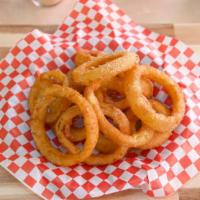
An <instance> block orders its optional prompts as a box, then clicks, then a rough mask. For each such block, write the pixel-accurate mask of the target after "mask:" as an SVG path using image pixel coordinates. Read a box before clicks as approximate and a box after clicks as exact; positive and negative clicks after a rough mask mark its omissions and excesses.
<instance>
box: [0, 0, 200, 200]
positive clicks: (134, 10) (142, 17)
mask: <svg viewBox="0 0 200 200" xmlns="http://www.w3.org/2000/svg"><path fill="white" fill-rule="evenodd" d="M113 1H114V2H116V3H117V4H118V5H119V6H120V7H121V8H123V9H124V10H125V11H126V12H127V14H128V15H129V16H131V17H132V19H133V20H134V21H136V22H137V23H140V24H143V25H144V26H146V27H149V28H150V29H152V30H154V31H156V32H159V33H164V34H166V35H170V36H173V37H176V38H178V39H181V40H182V41H184V42H185V43H187V44H188V45H189V46H190V47H191V48H192V49H194V50H195V51H196V52H197V53H199V54H200V11H199V7H200V1H199V0H167V1H166V0H151V1H146V0H123V1H122V0H113ZM74 3H75V0H63V1H62V3H60V4H58V5H56V6H53V7H49V8H37V7H35V6H33V5H32V3H31V0H29V1H28V0H17V1H16V0H0V10H1V11H0V59H1V58H3V57H4V56H5V55H6V54H7V52H8V50H9V48H10V47H11V46H13V45H14V44H15V42H16V41H17V40H19V39H20V38H22V37H23V36H24V35H25V34H26V33H27V32H29V31H31V30H33V29H34V28H38V29H40V30H42V31H45V32H49V33H53V32H54V31H55V30H56V27H57V26H58V24H60V23H61V22H62V21H63V19H64V17H65V16H66V15H67V14H68V13H69V11H70V9H71V8H72V7H73V5H74ZM11 199H12V200H18V199H20V200H25V199H29V200H39V199H41V198H39V197H38V196H36V195H35V194H33V193H32V192H31V191H30V190H29V189H27V188H26V187H25V186H23V185H22V184H21V183H19V182H18V181H17V180H16V179H15V178H13V177H12V176H11V175H10V174H8V172H6V171H5V170H4V169H2V168H1V167H0V200H11ZM99 199H101V200H108V199H112V200H125V199H126V200H127V199H134V200H147V199H149V200H150V199H152V198H149V197H147V196H145V195H144V194H143V193H142V192H140V191H138V190H128V191H123V192H120V193H117V194H113V195H108V196H104V197H101V198H99ZM164 199H165V200H169V199H170V200H178V199H180V200H200V175H198V176H197V177H195V178H194V179H192V180H191V181H189V182H188V183H187V184H186V185H185V186H184V187H183V188H182V189H181V190H180V191H179V192H178V193H176V194H175V195H173V196H171V197H168V198H164ZM164 199H163V200H164Z"/></svg>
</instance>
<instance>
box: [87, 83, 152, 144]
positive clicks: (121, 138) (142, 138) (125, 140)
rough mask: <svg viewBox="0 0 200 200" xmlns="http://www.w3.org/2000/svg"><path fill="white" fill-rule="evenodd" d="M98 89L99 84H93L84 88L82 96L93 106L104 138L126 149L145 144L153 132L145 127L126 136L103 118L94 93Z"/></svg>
mask: <svg viewBox="0 0 200 200" xmlns="http://www.w3.org/2000/svg"><path fill="white" fill-rule="evenodd" d="M99 87H100V84H99V83H93V84H92V85H91V86H90V87H86V89H85V91H84V95H85V97H86V98H87V100H88V101H89V102H90V104H91V105H92V106H93V108H94V110H95V112H96V115H97V118H98V121H99V127H100V129H101V130H102V131H103V132H104V134H105V135H106V137H108V138H109V139H111V140H112V141H113V142H114V143H116V144H118V145H124V146H128V147H134V148H136V147H138V146H142V145H144V144H146V143H147V141H149V140H150V139H151V138H152V137H153V134H154V133H153V132H154V131H153V130H152V129H151V128H149V127H147V126H146V125H143V126H142V128H141V129H140V130H139V131H137V132H134V133H133V135H126V134H124V133H123V131H120V130H118V129H117V128H115V127H114V126H113V125H112V124H111V123H110V122H109V121H108V120H107V119H106V118H105V116H104V113H103V111H102V109H101V107H100V105H99V102H98V99H97V98H96V96H95V94H94V91H96V90H97V89H98V88H99Z"/></svg>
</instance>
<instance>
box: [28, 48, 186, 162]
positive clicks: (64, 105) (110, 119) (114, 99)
mask: <svg viewBox="0 0 200 200" xmlns="http://www.w3.org/2000/svg"><path fill="white" fill-rule="evenodd" d="M75 65H76V67H75V68H74V69H73V70H71V71H70V72H68V73H67V74H64V73H62V72H61V71H59V70H52V71H49V72H45V73H43V74H41V75H40V76H39V77H38V78H37V79H36V81H35V83H34V84H33V86H32V88H31V91H30V95H29V100H28V102H29V108H30V113H31V122H30V126H31V130H32V134H33V138H34V141H35V143H36V146H37V148H38V150H39V151H40V152H41V154H42V155H43V156H44V157H45V158H46V159H47V160H49V161H50V162H52V163H54V164H56V165H61V166H72V165H75V164H79V163H86V164H88V165H106V164H111V163H113V162H115V161H117V160H119V159H122V158H123V157H125V155H126V153H127V152H128V151H129V150H131V149H140V150H143V149H152V148H155V147H158V146H160V145H162V144H163V143H164V142H165V141H166V140H167V139H168V138H169V137H170V135H171V134H172V131H173V130H174V129H175V128H176V127H177V126H178V125H179V123H180V122H181V120H182V118H183V116H184V112H185V102H184V96H183V93H182V91H181V89H180V87H179V86H178V84H177V83H176V82H174V81H173V80H172V79H171V78H170V77H169V76H168V75H167V74H165V73H164V72H161V71H159V70H158V69H156V68H154V67H151V66H147V65H140V64H139V57H138V55H137V54H135V53H132V52H117V53H113V54H105V53H103V52H99V51H86V50H80V51H78V52H77V53H76V55H75ZM154 82H156V83H157V84H160V85H161V86H162V87H163V88H164V90H165V91H166V93H167V94H168V95H169V97H170V98H171V102H172V105H171V107H170V108H169V107H168V106H166V105H165V104H164V103H161V102H159V101H158V100H157V99H155V97H154V96H153V90H154ZM46 125H48V126H49V127H50V128H51V129H52V130H53V132H54V133H55V136H56V137H57V138H58V141H59V143H60V145H61V146H62V147H63V148H64V149H65V150H64V151H61V150H59V149H58V148H57V147H55V146H54V145H53V144H52V143H51V141H50V139H49V138H48V135H47V133H46Z"/></svg>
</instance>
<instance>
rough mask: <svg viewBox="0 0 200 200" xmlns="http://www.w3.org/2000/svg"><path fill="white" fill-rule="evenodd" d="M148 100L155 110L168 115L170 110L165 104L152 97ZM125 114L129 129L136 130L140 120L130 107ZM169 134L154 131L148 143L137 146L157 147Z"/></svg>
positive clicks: (145, 147) (144, 147)
mask: <svg viewBox="0 0 200 200" xmlns="http://www.w3.org/2000/svg"><path fill="white" fill-rule="evenodd" d="M149 101H150V103H151V105H152V107H153V108H154V109H155V110H156V112H158V113H162V114H163V115H166V116H169V115H170V110H169V109H168V108H167V107H166V106H164V105H163V104H162V103H160V102H159V101H157V100H154V99H150V100H149ZM126 115H127V117H128V119H129V122H130V125H131V129H132V130H137V129H138V128H137V126H138V122H141V121H140V120H139V119H138V118H137V117H136V116H135V115H134V114H133V112H132V110H131V109H128V110H127V111H126ZM141 123H142V122H141ZM170 135H171V132H158V131H154V136H153V138H152V139H151V140H150V141H148V143H146V144H145V145H142V146H139V147H138V148H139V149H143V150H144V149H152V148H155V147H158V146H160V145H162V144H163V143H164V142H165V141H166V140H167V139H168V138H169V136H170Z"/></svg>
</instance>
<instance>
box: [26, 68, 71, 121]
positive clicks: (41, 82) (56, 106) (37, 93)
mask: <svg viewBox="0 0 200 200" xmlns="http://www.w3.org/2000/svg"><path fill="white" fill-rule="evenodd" d="M65 81H66V76H65V74H63V73H62V72H61V71H59V70H52V71H49V72H45V73H43V74H41V75H40V76H39V77H38V78H37V79H36V81H35V83H34V85H33V86H32V88H31V91H30V95H29V101H28V102H29V108H30V112H31V114H32V113H33V110H34V106H35V104H36V101H37V99H38V98H40V97H41V96H42V94H43V92H44V90H45V89H46V88H48V87H51V86H52V85H53V84H59V85H63V83H64V82H65ZM68 106H69V101H67V100H66V99H63V98H54V101H52V103H51V104H50V105H49V106H48V108H47V112H48V114H47V116H46V122H47V123H53V122H55V121H56V120H57V119H58V117H59V115H60V114H61V113H62V112H63V111H64V110H65V109H66V108H67V107H68Z"/></svg>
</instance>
